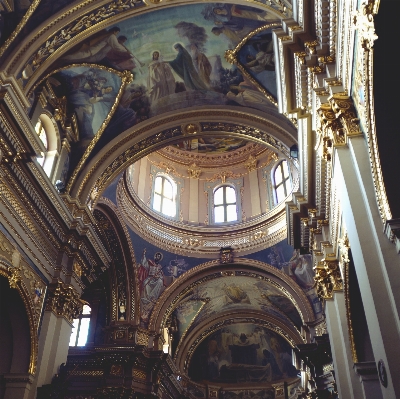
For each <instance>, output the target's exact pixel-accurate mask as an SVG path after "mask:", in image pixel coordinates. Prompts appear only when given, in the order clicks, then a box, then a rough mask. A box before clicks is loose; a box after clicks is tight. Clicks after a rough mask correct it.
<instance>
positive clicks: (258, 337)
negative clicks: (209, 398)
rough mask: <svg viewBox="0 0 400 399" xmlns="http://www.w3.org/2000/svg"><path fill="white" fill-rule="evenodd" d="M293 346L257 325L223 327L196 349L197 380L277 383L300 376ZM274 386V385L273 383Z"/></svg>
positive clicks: (194, 368) (193, 375)
mask: <svg viewBox="0 0 400 399" xmlns="http://www.w3.org/2000/svg"><path fill="white" fill-rule="evenodd" d="M291 349H292V348H291V345H290V344H289V343H288V342H287V341H286V340H285V339H284V338H282V337H281V336H280V335H279V334H277V333H275V332H273V331H271V330H269V329H267V328H265V327H261V326H259V325H256V324H250V323H249V324H246V323H238V324H235V325H231V326H228V327H223V328H221V329H219V330H217V331H215V332H214V333H212V334H211V335H209V336H208V337H207V338H205V339H204V340H203V341H202V342H201V343H200V345H199V346H198V347H197V348H196V350H195V351H194V353H193V356H192V358H191V360H190V364H189V373H188V374H189V377H190V378H191V379H192V380H193V381H207V382H210V383H248V382H264V383H276V382H277V381H280V380H282V379H290V378H294V379H295V378H296V377H297V374H298V372H297V370H296V369H295V367H294V366H293V365H292V351H291ZM271 388H272V385H271Z"/></svg>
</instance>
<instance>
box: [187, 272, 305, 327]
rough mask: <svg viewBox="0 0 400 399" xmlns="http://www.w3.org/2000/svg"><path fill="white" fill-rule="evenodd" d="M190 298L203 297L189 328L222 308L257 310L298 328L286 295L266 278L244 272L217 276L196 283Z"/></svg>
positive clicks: (228, 309)
mask: <svg viewBox="0 0 400 399" xmlns="http://www.w3.org/2000/svg"><path fill="white" fill-rule="evenodd" d="M192 297H193V298H204V299H207V302H206V304H205V305H204V307H203V308H202V309H201V311H200V312H199V314H198V316H197V317H196V319H195V320H194V321H193V323H192V324H191V326H190V328H189V330H190V331H191V330H192V329H194V328H196V326H198V325H199V324H200V323H202V322H203V321H205V320H206V319H208V318H209V317H212V316H214V315H216V314H218V313H221V312H224V311H232V310H235V311H236V310H237V311H243V310H261V311H263V312H265V313H267V314H269V315H270V316H272V317H275V318H276V319H279V320H281V321H282V322H284V323H287V322H288V320H291V321H292V322H293V323H294V324H295V325H296V326H297V327H298V328H300V326H301V325H302V321H301V316H300V315H299V313H298V311H297V309H296V307H295V306H294V305H293V303H292V302H291V301H290V299H289V298H287V297H285V295H284V294H283V293H282V292H281V291H279V290H278V289H277V288H275V287H273V286H272V285H271V284H269V283H267V282H266V281H262V280H259V279H256V278H251V277H244V276H227V277H220V278H217V279H215V280H212V281H209V282H207V283H204V284H201V285H200V286H198V287H196V289H195V290H194V291H193V294H192Z"/></svg>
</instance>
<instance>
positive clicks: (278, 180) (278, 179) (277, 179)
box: [275, 164, 283, 186]
mask: <svg viewBox="0 0 400 399" xmlns="http://www.w3.org/2000/svg"><path fill="white" fill-rule="evenodd" d="M282 179H283V176H282V168H281V165H280V164H279V165H278V167H277V168H276V169H275V185H276V186H277V185H278V184H279V183H281V182H282Z"/></svg>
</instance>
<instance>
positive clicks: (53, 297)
mask: <svg viewBox="0 0 400 399" xmlns="http://www.w3.org/2000/svg"><path fill="white" fill-rule="evenodd" d="M48 293H49V296H48V299H47V303H46V310H47V311H51V312H53V313H55V314H56V315H57V316H62V317H64V318H65V319H66V320H68V321H69V322H70V323H72V321H73V320H74V319H75V318H77V317H78V316H79V314H80V313H81V312H82V307H83V304H82V301H81V300H80V299H79V294H78V293H77V292H76V291H75V289H74V288H73V287H72V286H71V285H69V284H65V283H63V282H61V281H58V282H57V283H53V284H50V285H49V289H48Z"/></svg>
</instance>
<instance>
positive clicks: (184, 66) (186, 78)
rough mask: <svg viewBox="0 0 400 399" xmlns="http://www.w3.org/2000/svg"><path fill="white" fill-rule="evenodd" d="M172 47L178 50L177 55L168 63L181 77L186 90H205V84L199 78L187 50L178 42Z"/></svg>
mask: <svg viewBox="0 0 400 399" xmlns="http://www.w3.org/2000/svg"><path fill="white" fill-rule="evenodd" d="M174 49H175V50H176V51H177V52H178V55H177V56H176V58H175V59H174V60H173V61H169V65H171V67H172V69H173V70H174V71H175V73H176V74H177V75H178V76H179V77H180V78H181V79H183V82H184V83H185V86H186V90H207V86H206V84H205V83H204V82H203V81H202V80H201V79H200V77H199V74H198V73H197V71H196V69H195V67H194V65H193V61H192V57H191V56H190V54H189V53H188V51H187V50H186V49H185V48H184V47H183V46H182V44H180V43H176V44H175V45H174Z"/></svg>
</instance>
